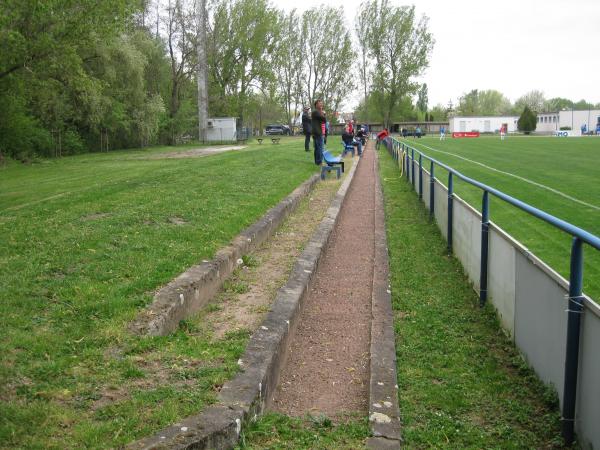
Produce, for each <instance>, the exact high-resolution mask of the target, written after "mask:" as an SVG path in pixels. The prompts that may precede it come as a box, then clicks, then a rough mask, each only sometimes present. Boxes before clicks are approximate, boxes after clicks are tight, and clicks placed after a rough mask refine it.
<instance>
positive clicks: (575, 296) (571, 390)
mask: <svg viewBox="0 0 600 450" xmlns="http://www.w3.org/2000/svg"><path fill="white" fill-rule="evenodd" d="M385 144H386V148H387V149H388V151H389V152H390V154H391V155H392V157H393V158H394V159H395V160H396V161H397V162H399V160H400V158H404V159H403V163H404V167H405V171H404V172H405V173H406V178H407V181H411V182H412V186H413V189H416V185H415V152H416V153H417V155H418V165H419V184H418V194H419V198H420V199H422V198H423V159H427V160H429V161H430V172H429V173H430V180H429V181H430V191H429V195H430V197H429V198H430V200H429V207H430V216H431V217H433V215H434V200H433V199H434V194H433V188H434V185H435V180H436V178H435V172H434V168H435V166H436V165H437V166H439V167H442V168H443V169H445V170H446V171H447V172H448V224H447V236H448V253H452V234H453V233H452V223H453V200H454V178H455V177H457V178H459V179H461V180H463V181H465V182H466V183H468V184H470V185H472V186H475V187H477V188H479V189H481V190H482V191H483V193H482V201H481V264H480V268H481V271H480V280H479V303H480V305H481V306H483V305H485V302H486V300H487V281H488V249H489V224H490V219H489V194H492V195H493V196H494V197H497V198H499V199H501V200H503V201H505V202H507V203H509V204H510V205H512V206H515V207H517V208H519V209H521V210H522V211H525V212H526V213H528V214H530V215H532V216H534V217H537V218H538V219H541V220H543V221H545V222H547V223H549V224H550V225H552V226H554V227H555V228H558V229H559V230H562V231H564V232H566V233H568V234H569V235H571V236H572V237H573V242H572V247H571V265H570V275H569V304H568V309H567V312H568V319H567V348H566V356H565V359H566V361H565V379H564V391H563V412H562V416H563V417H562V435H563V438H564V440H565V443H566V444H567V445H571V444H572V442H573V440H574V423H575V400H576V395H577V370H578V365H579V336H580V330H581V314H582V312H583V299H584V297H583V246H582V244H583V243H586V244H588V245H590V246H592V247H593V248H595V249H597V250H600V237H598V236H595V235H593V234H591V233H590V232H588V231H586V230H584V229H582V228H579V227H577V226H575V225H573V224H571V223H569V222H566V221H564V220H562V219H559V218H558V217H554V216H553V215H551V214H548V213H546V212H544V211H542V210H540V209H538V208H535V207H533V206H531V205H529V204H527V203H525V202H523V201H521V200H518V199H516V198H514V197H511V196H510V195H507V194H505V193H504V192H502V191H499V190H498V189H494V188H493V187H491V186H488V185H486V184H484V183H481V182H479V181H477V180H474V179H472V178H469V177H467V176H466V175H463V174H462V173H460V172H459V171H457V170H455V169H453V168H452V167H450V166H448V165H446V164H444V163H442V162H440V161H438V160H436V159H434V158H432V157H430V156H427V155H426V154H425V153H423V152H421V151H419V150H417V149H415V148H413V147H411V146H409V145H408V144H405V143H403V142H401V141H398V140H397V139H395V138H393V137H388V138H386V141H385Z"/></svg>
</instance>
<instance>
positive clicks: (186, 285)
mask: <svg viewBox="0 0 600 450" xmlns="http://www.w3.org/2000/svg"><path fill="white" fill-rule="evenodd" d="M318 180H319V175H313V176H311V177H310V178H309V179H308V180H307V181H305V182H304V183H302V184H301V185H300V186H299V187H297V188H296V189H295V190H294V191H293V192H292V193H291V194H290V195H288V196H287V197H286V198H284V199H283V200H282V201H281V202H279V204H277V205H276V206H274V207H273V208H271V209H270V210H269V211H267V212H266V213H265V215H264V216H262V217H261V218H260V219H259V220H258V221H257V222H255V223H254V224H252V225H250V226H249V227H248V228H246V229H245V230H243V231H242V232H241V233H240V234H239V235H238V236H236V237H235V238H234V239H233V240H232V241H231V243H230V244H229V245H228V246H226V247H224V248H222V249H220V250H219V251H217V253H216V255H215V257H214V258H213V259H212V260H211V261H203V262H202V263H201V264H198V265H195V266H192V267H190V268H189V269H188V270H186V271H185V272H183V273H182V274H181V275H179V276H177V278H175V279H174V280H172V281H171V282H169V283H168V284H167V285H166V286H164V287H162V288H160V289H159V290H158V291H157V292H156V294H155V295H154V300H153V301H152V303H151V304H150V305H149V306H148V307H147V308H145V309H144V310H143V311H141V312H140V314H139V315H138V316H137V318H136V319H135V320H134V321H133V322H132V323H131V324H130V325H129V329H130V330H131V331H132V332H134V333H135V334H139V335H146V336H165V335H167V334H169V333H171V332H172V331H174V330H175V329H176V328H177V326H178V325H179V322H180V321H181V320H182V319H185V318H186V317H188V316H190V315H192V314H194V313H195V312H197V311H199V310H200V309H201V308H202V307H203V306H205V305H206V304H207V303H208V302H209V301H210V300H211V299H212V298H213V297H214V295H215V294H216V293H217V291H218V290H219V289H220V288H221V286H222V285H223V282H224V281H225V280H226V279H227V278H228V277H229V276H230V275H231V273H232V272H233V271H234V269H235V268H236V267H237V266H238V260H239V259H240V258H241V257H242V256H243V255H245V254H247V253H249V252H251V251H252V250H254V249H256V248H257V247H258V246H259V245H261V244H262V243H263V242H264V241H265V240H267V238H269V237H270V236H271V235H272V234H273V233H274V232H275V230H276V229H277V228H278V227H279V225H281V223H282V222H283V221H284V220H285V219H286V218H287V217H288V216H289V215H290V213H291V212H293V211H294V210H295V209H296V207H297V206H298V204H299V203H300V201H301V200H302V199H303V198H304V197H305V196H306V195H307V194H308V193H310V192H311V191H312V189H313V187H314V186H315V184H316V183H317V181H318Z"/></svg>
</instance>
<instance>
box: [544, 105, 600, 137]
mask: <svg viewBox="0 0 600 450" xmlns="http://www.w3.org/2000/svg"><path fill="white" fill-rule="evenodd" d="M583 125H585V127H586V129H587V131H594V130H596V128H597V127H598V126H599V125H600V110H599V109H589V110H586V111H571V110H566V111H558V112H551V113H540V114H538V115H537V127H536V129H535V131H536V133H553V132H554V131H557V130H560V129H561V128H563V129H564V128H566V127H569V128H570V129H571V130H573V132H574V133H573V134H576V135H578V134H579V133H581V127H582V126H583Z"/></svg>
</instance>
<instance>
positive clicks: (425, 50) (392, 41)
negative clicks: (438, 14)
mask: <svg viewBox="0 0 600 450" xmlns="http://www.w3.org/2000/svg"><path fill="white" fill-rule="evenodd" d="M359 9H360V11H364V13H365V14H367V15H368V23H370V24H371V27H370V29H369V32H368V38H367V43H368V49H369V55H370V56H371V57H373V58H374V59H375V63H376V64H375V66H374V67H373V70H372V76H371V78H372V91H373V94H374V95H373V100H375V101H376V106H377V109H378V110H379V111H380V117H381V119H382V120H383V122H384V123H385V124H386V125H389V123H390V120H391V118H392V115H393V113H394V110H395V108H396V107H397V106H398V104H399V103H400V102H401V101H402V99H403V98H404V97H406V96H410V95H413V94H415V93H416V91H417V89H418V87H419V86H418V84H417V83H416V82H415V81H414V78H415V77H417V76H419V75H421V74H422V73H423V70H424V69H425V68H426V67H427V65H428V58H429V55H430V53H431V50H432V48H433V43H434V40H433V37H432V35H431V33H429V31H428V29H427V24H428V19H427V18H426V17H425V16H423V17H422V18H421V19H420V20H419V21H418V22H417V20H416V17H415V8H414V6H412V7H407V6H400V7H398V6H394V5H391V4H390V3H389V1H388V0H381V2H380V1H379V0H368V1H366V2H364V3H362V4H361V7H360V8H359Z"/></svg>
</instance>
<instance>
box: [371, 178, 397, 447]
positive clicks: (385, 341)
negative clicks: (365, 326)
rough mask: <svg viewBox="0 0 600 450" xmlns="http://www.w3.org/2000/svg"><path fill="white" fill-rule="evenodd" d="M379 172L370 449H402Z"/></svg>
mask: <svg viewBox="0 0 600 450" xmlns="http://www.w3.org/2000/svg"><path fill="white" fill-rule="evenodd" d="M378 172H379V171H378V170H377V171H376V174H375V258H374V264H373V293H372V299H371V313H372V319H371V350H370V353H371V360H370V371H371V376H370V382H369V426H370V428H371V432H372V434H373V436H372V437H371V438H369V439H368V441H367V447H368V448H370V449H377V450H385V449H399V448H400V445H401V443H402V436H401V433H400V428H401V425H400V407H399V405H398V379H397V375H396V344H395V343H396V340H395V333H394V311H393V309H392V295H391V287H390V281H389V259H388V248H387V238H386V229H385V213H384V209H383V208H384V206H383V193H382V190H381V181H380V179H379V173H378Z"/></svg>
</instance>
